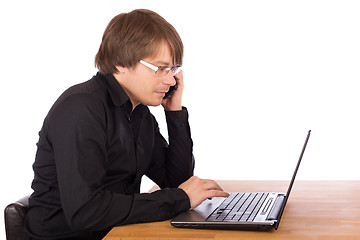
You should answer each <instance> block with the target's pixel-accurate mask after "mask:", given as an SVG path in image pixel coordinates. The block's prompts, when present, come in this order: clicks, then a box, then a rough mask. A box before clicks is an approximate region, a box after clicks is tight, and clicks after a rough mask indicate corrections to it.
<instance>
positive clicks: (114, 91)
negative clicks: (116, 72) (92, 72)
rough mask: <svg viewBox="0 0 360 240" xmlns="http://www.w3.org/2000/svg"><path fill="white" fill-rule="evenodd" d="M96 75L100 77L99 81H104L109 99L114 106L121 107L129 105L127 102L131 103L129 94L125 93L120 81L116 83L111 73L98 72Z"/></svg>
mask: <svg viewBox="0 0 360 240" xmlns="http://www.w3.org/2000/svg"><path fill="white" fill-rule="evenodd" d="M96 77H98V78H100V80H101V81H103V82H105V83H106V86H107V88H108V90H109V93H110V96H111V99H112V101H113V102H114V104H115V105H116V106H118V107H121V106H123V105H124V106H127V105H129V103H130V104H131V101H130V98H129V96H128V95H127V94H126V92H125V90H124V89H123V88H122V87H121V85H120V83H118V81H117V80H116V79H115V77H114V76H113V75H112V74H105V75H104V74H102V73H100V72H98V73H97V74H96Z"/></svg>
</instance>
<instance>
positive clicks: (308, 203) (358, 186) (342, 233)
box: [104, 181, 360, 240]
mask: <svg viewBox="0 0 360 240" xmlns="http://www.w3.org/2000/svg"><path fill="white" fill-rule="evenodd" d="M217 182H218V183H219V184H220V185H221V186H222V188H223V189H224V190H225V191H228V192H257V191H259V192H260V191H278V192H286V190H287V186H288V184H289V182H288V181H217ZM104 239H106V240H113V239H132V240H140V239H144V240H145V239H182V240H186V239H246V240H251V239H257V240H260V239H270V240H271V239H291V240H296V239H302V240H305V239H306V240H308V239H319V240H322V239H324V240H325V239H326V240H329V239H344V240H348V239H349V240H353V239H354V240H355V239H356V240H360V181H296V182H295V184H294V186H293V189H292V192H291V194H290V198H289V200H288V203H287V205H286V208H285V211H284V214H283V217H282V219H281V222H280V226H279V229H278V230H271V231H268V232H255V231H235V230H204V229H182V228H175V227H172V226H171V225H170V221H169V220H167V221H163V222H154V223H144V224H133V225H127V226H120V227H115V228H113V229H112V230H111V231H110V232H109V233H108V235H107V236H106V237H105V238H104Z"/></svg>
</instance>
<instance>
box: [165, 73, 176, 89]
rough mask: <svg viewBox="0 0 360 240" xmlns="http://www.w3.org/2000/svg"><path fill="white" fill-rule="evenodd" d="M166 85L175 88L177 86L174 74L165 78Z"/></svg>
mask: <svg viewBox="0 0 360 240" xmlns="http://www.w3.org/2000/svg"><path fill="white" fill-rule="evenodd" d="M163 82H164V84H166V85H170V86H174V85H175V84H176V80H175V78H174V77H173V75H172V74H170V73H169V74H167V75H166V76H165V77H164V81H163Z"/></svg>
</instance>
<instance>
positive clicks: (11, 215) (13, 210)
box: [4, 196, 30, 240]
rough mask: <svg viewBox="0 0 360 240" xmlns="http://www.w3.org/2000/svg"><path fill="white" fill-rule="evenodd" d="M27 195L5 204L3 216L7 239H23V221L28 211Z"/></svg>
mask: <svg viewBox="0 0 360 240" xmlns="http://www.w3.org/2000/svg"><path fill="white" fill-rule="evenodd" d="M29 197H30V196H26V197H23V198H22V199H20V200H18V201H16V202H14V203H11V204H9V205H7V206H6V208H5V211H4V216H5V231H6V239H7V240H20V239H21V240H23V235H24V234H23V230H24V222H25V217H26V214H27V211H28V205H29Z"/></svg>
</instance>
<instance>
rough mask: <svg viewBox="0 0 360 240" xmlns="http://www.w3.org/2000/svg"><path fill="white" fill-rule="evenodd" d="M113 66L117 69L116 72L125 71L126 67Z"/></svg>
mask: <svg viewBox="0 0 360 240" xmlns="http://www.w3.org/2000/svg"><path fill="white" fill-rule="evenodd" d="M115 68H116V70H117V71H118V73H125V72H126V70H127V68H126V67H122V66H115Z"/></svg>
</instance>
